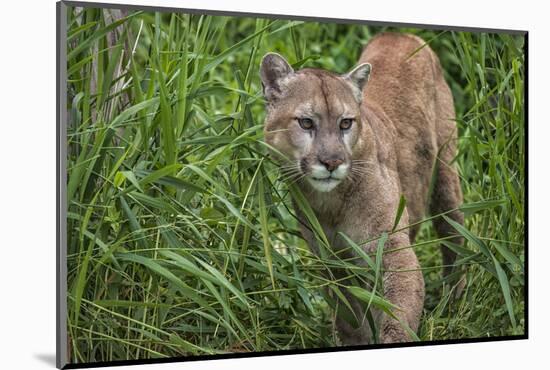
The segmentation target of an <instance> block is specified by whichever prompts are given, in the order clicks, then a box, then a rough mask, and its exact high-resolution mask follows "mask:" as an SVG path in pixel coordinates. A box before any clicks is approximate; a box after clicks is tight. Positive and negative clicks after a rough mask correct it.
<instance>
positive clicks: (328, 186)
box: [307, 176, 342, 193]
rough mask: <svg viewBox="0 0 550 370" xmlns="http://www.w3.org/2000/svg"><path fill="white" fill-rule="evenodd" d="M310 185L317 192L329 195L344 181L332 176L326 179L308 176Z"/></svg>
mask: <svg viewBox="0 0 550 370" xmlns="http://www.w3.org/2000/svg"><path fill="white" fill-rule="evenodd" d="M307 179H308V182H309V184H310V185H311V186H312V187H313V188H314V189H315V190H317V191H319V192H322V193H328V192H329V191H331V190H332V189H334V188H335V187H336V186H338V184H339V183H340V182H341V181H342V180H341V179H337V178H334V177H332V176H329V177H326V178H315V177H311V176H308V178H307Z"/></svg>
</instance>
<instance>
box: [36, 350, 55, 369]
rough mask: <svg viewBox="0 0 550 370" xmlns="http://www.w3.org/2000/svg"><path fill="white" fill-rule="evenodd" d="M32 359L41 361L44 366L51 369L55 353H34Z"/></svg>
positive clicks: (53, 364)
mask: <svg viewBox="0 0 550 370" xmlns="http://www.w3.org/2000/svg"><path fill="white" fill-rule="evenodd" d="M34 358H36V359H37V360H40V361H42V362H43V363H45V364H46V365H49V366H51V367H55V365H56V363H55V353H35V354H34Z"/></svg>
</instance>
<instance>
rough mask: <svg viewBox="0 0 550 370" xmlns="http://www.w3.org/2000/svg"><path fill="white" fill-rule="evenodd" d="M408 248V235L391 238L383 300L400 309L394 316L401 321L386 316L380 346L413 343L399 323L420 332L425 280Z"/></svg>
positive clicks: (383, 320) (387, 252) (386, 250)
mask: <svg viewBox="0 0 550 370" xmlns="http://www.w3.org/2000/svg"><path fill="white" fill-rule="evenodd" d="M409 245H410V243H409V235H408V233H400V234H395V235H392V236H391V237H390V239H389V240H388V242H387V243H386V248H385V252H384V258H383V266H384V276H383V281H384V297H385V298H386V299H387V300H388V301H390V302H391V303H393V304H394V305H395V306H397V307H398V309H397V310H394V313H395V316H397V318H398V319H399V320H395V319H394V318H391V317H390V316H388V315H384V316H383V319H382V323H381V327H380V342H381V343H395V342H410V341H412V338H411V337H410V335H409V334H408V333H407V331H406V330H405V329H404V328H403V325H402V324H401V323H400V322H399V321H401V322H402V323H403V324H405V325H408V326H409V328H411V329H412V330H413V331H414V332H416V330H417V329H418V324H419V322H420V317H421V315H422V309H423V306H424V278H423V276H422V271H421V270H420V266H419V264H418V259H417V258H416V254H415V253H414V251H413V249H412V248H404V247H407V246H409ZM401 248H404V249H401Z"/></svg>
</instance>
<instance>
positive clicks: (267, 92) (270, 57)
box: [260, 53, 294, 100]
mask: <svg viewBox="0 0 550 370" xmlns="http://www.w3.org/2000/svg"><path fill="white" fill-rule="evenodd" d="M292 73H294V70H293V69H292V67H291V66H290V64H288V62H287V61H286V60H285V58H283V57H282V56H280V55H279V54H277V53H267V54H266V55H264V57H263V59H262V64H261V66H260V78H261V79H262V86H263V91H264V97H265V98H266V99H267V100H272V99H276V98H277V97H279V96H280V95H281V93H282V88H283V86H282V81H283V80H284V79H285V78H286V77H288V76H289V75H291V74H292Z"/></svg>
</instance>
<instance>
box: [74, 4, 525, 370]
mask: <svg viewBox="0 0 550 370" xmlns="http://www.w3.org/2000/svg"><path fill="white" fill-rule="evenodd" d="M68 24H69V31H68V63H67V69H68V76H69V82H68V86H67V88H68V112H69V122H68V134H67V146H68V178H67V181H68V182H67V184H68V185H67V189H68V191H67V193H68V194H67V196H68V204H69V209H68V220H67V222H68V261H67V263H68V272H69V276H68V292H69V298H68V309H69V315H68V318H67V320H68V331H69V352H70V358H71V362H92V361H112V360H120V359H137V358H140V359H141V358H159V357H167V356H187V355H194V354H211V353H227V352H241V351H271V350H283V349H295V348H313V347H316V348H318V347H327V346H335V345H338V344H339V342H338V339H337V335H336V333H335V332H334V328H333V326H332V324H331V321H332V316H333V315H334V314H335V312H337V314H342V315H346V312H347V311H346V308H345V307H339V308H337V307H335V299H334V298H335V297H337V296H341V295H342V290H343V289H351V290H352V292H353V293H354V294H355V295H357V296H358V297H360V298H362V299H364V300H365V301H366V304H372V305H373V306H376V307H378V308H381V309H384V310H388V311H391V309H392V307H391V306H389V305H388V303H387V302H386V301H385V300H384V299H383V297H381V296H380V294H379V291H380V290H379V288H380V285H381V284H379V282H380V275H381V267H380V259H381V253H380V252H381V251H382V249H381V246H383V242H384V239H385V237H386V236H387V234H384V235H381V236H380V237H379V245H380V248H379V249H378V252H377V253H376V255H372V256H368V255H365V254H364V253H361V252H360V251H361V249H360V246H358V245H355V244H353V243H351V242H350V246H349V248H354V249H355V250H356V251H357V255H358V258H362V259H364V260H365V261H366V262H367V265H368V267H369V268H367V269H364V268H363V269H358V268H356V267H355V265H354V263H353V261H345V260H342V259H340V258H338V256H337V255H335V254H334V253H332V252H331V250H330V246H328V245H326V243H325V247H326V248H324V249H323V251H324V252H323V253H322V255H321V256H316V255H313V254H312V253H311V252H310V251H309V249H308V247H307V245H306V244H305V243H304V241H303V240H302V239H301V237H300V234H299V232H298V231H297V225H296V220H295V216H294V211H293V208H292V206H291V197H294V198H295V199H296V201H297V203H298V205H299V206H300V207H301V208H302V209H303V210H304V211H305V212H306V213H307V214H309V217H310V218H311V221H312V222H313V223H314V216H313V215H312V214H311V212H308V210H309V209H308V205H307V200H305V198H303V196H302V195H301V194H300V193H299V191H298V190H297V189H296V188H295V187H294V186H288V185H287V184H285V182H284V181H283V179H282V176H281V174H280V172H279V171H278V169H277V167H276V166H275V165H273V163H272V162H271V160H270V158H269V156H267V155H266V154H267V148H266V146H265V144H264V143H263V141H262V135H263V134H262V122H263V114H264V109H263V99H262V96H261V87H260V84H259V79H258V67H259V61H260V59H261V57H262V56H263V54H264V53H266V52H268V51H277V52H279V53H281V54H282V55H284V56H285V57H286V58H287V59H288V60H289V61H290V62H291V63H293V64H294V66H295V67H296V68H298V67H300V66H315V67H322V68H325V69H330V70H334V71H337V72H345V71H348V70H349V69H350V68H351V67H353V65H354V64H355V62H356V60H357V58H358V56H359V53H360V51H361V48H362V46H363V45H365V44H366V43H367V42H368V40H369V39H370V38H371V37H372V35H374V34H376V33H378V32H381V31H386V30H389V29H388V28H385V27H370V26H362V25H346V24H334V23H331V24H329V23H317V22H302V21H286V20H273V19H253V18H234V17H213V16H199V15H193V16H189V15H185V14H171V13H166V14H163V13H147V12H129V13H121V12H120V11H101V10H98V9H85V10H83V9H82V8H69V14H68ZM390 30H392V31H398V32H411V33H415V34H418V35H419V36H421V37H423V38H424V40H426V41H427V42H428V43H429V45H430V46H431V47H432V48H433V49H434V50H435V51H436V53H437V54H438V55H439V56H440V59H441V61H442V64H443V66H444V69H445V71H446V78H447V81H448V82H449V84H450V85H451V88H452V90H453V94H454V96H455V102H456V106H457V114H458V115H457V125H458V129H459V134H460V141H459V154H458V156H457V157H456V163H457V164H458V167H459V171H460V176H461V179H462V187H463V190H464V194H465V205H464V206H463V207H462V209H463V210H464V212H465V213H466V225H465V227H464V228H460V227H459V226H457V227H456V229H457V233H460V234H462V235H464V236H465V237H466V240H467V242H466V244H465V245H464V246H462V247H459V246H455V245H451V244H449V243H448V240H441V239H438V237H437V236H436V235H435V233H434V231H433V229H432V226H431V223H430V219H431V218H430V217H428V218H427V219H426V221H425V222H423V223H422V227H421V232H420V234H419V236H418V238H417V240H416V241H415V243H414V244H413V246H412V247H413V248H414V249H415V251H416V253H417V254H418V256H419V258H420V260H421V264H422V266H423V267H422V268H423V272H424V276H425V280H426V288H427V298H426V304H425V313H424V316H423V320H422V324H421V328H420V330H419V333H418V337H419V338H417V339H420V340H425V341H429V340H434V339H438V340H442V339H450V338H453V339H455V338H475V337H489V336H502V335H515V334H522V333H523V332H524V300H523V296H524V237H525V234H524V222H523V220H524V192H525V189H524V178H525V173H524V157H525V148H524V143H525V137H524V134H525V130H524V124H525V123H524V100H523V93H524V91H523V87H524V85H523V80H524V56H523V38H522V37H520V36H509V35H504V34H486V33H478V34H472V33H462V32H450V31H426V30H419V29H412V28H411V29H390ZM431 217H442V216H441V215H432V216H431ZM317 231H318V232H319V230H317ZM318 234H319V239H320V240H321V242H323V240H324V236H323V235H322V232H319V233H318ZM441 242H444V243H447V244H448V245H449V246H450V247H452V248H454V249H455V250H456V251H457V252H458V253H459V256H460V258H459V260H458V262H457V264H460V265H462V266H463V268H464V269H465V271H467V284H466V287H465V289H464V292H463V294H462V295H461V296H460V298H454V294H453V292H454V289H453V285H452V284H448V283H447V282H445V281H443V280H442V278H441V256H440V253H439V249H438V246H439V244H440V243H441ZM331 268H332V269H335V268H340V269H345V271H346V272H347V273H348V274H347V277H346V279H340V280H336V279H330V272H329V271H330V269H331ZM361 281H367V282H370V283H375V282H377V284H376V287H377V288H376V289H375V290H373V292H369V291H367V290H364V289H361V288H349V287H350V286H353V285H355V284H357V282H361ZM371 285H372V284H371ZM342 306H345V305H342ZM348 314H349V313H348Z"/></svg>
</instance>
